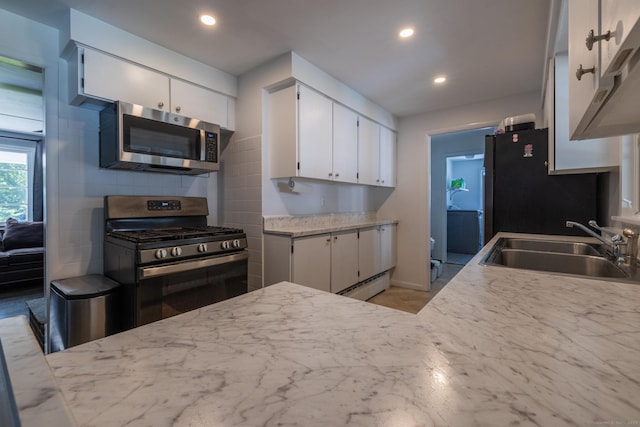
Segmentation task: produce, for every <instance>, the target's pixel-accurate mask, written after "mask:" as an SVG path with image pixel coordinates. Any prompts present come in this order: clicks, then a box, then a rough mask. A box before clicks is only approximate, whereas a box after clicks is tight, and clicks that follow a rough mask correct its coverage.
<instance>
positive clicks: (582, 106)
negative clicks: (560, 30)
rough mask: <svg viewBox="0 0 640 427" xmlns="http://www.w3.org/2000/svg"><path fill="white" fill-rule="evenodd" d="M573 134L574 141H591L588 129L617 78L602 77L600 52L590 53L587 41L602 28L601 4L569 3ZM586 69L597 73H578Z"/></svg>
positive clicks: (591, 0)
mask: <svg viewBox="0 0 640 427" xmlns="http://www.w3.org/2000/svg"><path fill="white" fill-rule="evenodd" d="M568 13H569V20H568V31H569V99H570V104H569V134H570V136H571V139H587V138H589V135H588V134H587V133H586V129H587V126H588V125H589V123H590V122H591V120H592V119H593V117H594V116H595V114H596V113H597V112H598V110H599V109H600V107H601V106H602V104H603V102H604V101H605V100H606V98H607V97H608V96H609V93H610V91H611V88H612V87H613V78H610V77H606V78H603V77H601V74H600V69H601V67H600V55H599V52H600V49H599V46H594V48H593V49H592V50H588V49H587V46H586V45H585V38H586V35H587V33H588V32H589V30H591V29H595V30H596V31H597V29H598V28H599V26H598V0H569V9H568ZM580 68H582V69H583V70H589V69H592V68H594V72H592V73H585V74H582V75H581V77H580V79H579V80H578V77H577V76H576V72H578V70H579V69H580Z"/></svg>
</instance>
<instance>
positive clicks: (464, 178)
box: [430, 127, 496, 286]
mask: <svg viewBox="0 0 640 427" xmlns="http://www.w3.org/2000/svg"><path fill="white" fill-rule="evenodd" d="M495 130H496V128H495V127H482V128H478V129H471V130H465V131H459V132H450V133H444V134H438V135H433V136H432V137H431V200H430V202H431V225H430V226H431V227H430V228H431V238H432V239H433V240H434V241H433V242H432V245H433V247H432V250H431V259H432V264H433V261H436V264H437V263H438V262H439V263H440V268H439V269H440V271H436V272H435V273H436V274H435V275H434V272H433V271H432V274H431V279H432V280H431V282H432V286H433V285H436V286H437V285H438V283H439V281H441V279H440V278H441V277H442V278H445V279H446V278H451V277H453V275H455V273H457V271H459V270H460V269H461V268H462V267H463V266H464V264H466V263H467V262H468V261H469V260H470V259H471V258H472V257H473V256H474V255H475V254H476V253H477V252H478V250H479V249H480V248H481V244H480V245H478V244H479V243H481V242H482V228H483V227H482V213H483V206H482V204H483V192H484V184H483V163H484V141H485V136H486V135H490V134H493V132H494V131H495ZM474 225H475V226H474ZM450 246H451V248H450ZM434 276H435V277H434Z"/></svg>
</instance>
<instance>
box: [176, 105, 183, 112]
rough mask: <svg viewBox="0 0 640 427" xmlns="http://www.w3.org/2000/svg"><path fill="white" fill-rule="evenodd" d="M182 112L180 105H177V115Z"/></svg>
mask: <svg viewBox="0 0 640 427" xmlns="http://www.w3.org/2000/svg"><path fill="white" fill-rule="evenodd" d="M180 110H182V108H180V106H179V105H177V106H176V113H179V112H180Z"/></svg>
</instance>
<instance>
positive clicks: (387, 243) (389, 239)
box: [380, 224, 397, 271]
mask: <svg viewBox="0 0 640 427" xmlns="http://www.w3.org/2000/svg"><path fill="white" fill-rule="evenodd" d="M396 253H397V251H396V225H395V224H388V225H383V226H381V227H380V270H381V271H387V270H389V269H391V268H393V267H394V266H395V265H396Z"/></svg>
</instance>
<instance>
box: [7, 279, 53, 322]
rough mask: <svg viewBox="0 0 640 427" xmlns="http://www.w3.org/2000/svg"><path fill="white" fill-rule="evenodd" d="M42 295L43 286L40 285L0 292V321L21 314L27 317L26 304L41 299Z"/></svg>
mask: <svg viewBox="0 0 640 427" xmlns="http://www.w3.org/2000/svg"><path fill="white" fill-rule="evenodd" d="M43 293H44V291H43V286H42V285H40V284H36V285H26V286H19V287H15V288H9V289H3V290H0V319H4V318H6V317H13V316H19V315H21V314H22V315H24V316H27V317H29V309H28V308H27V304H26V302H27V301H29V300H32V299H34V298H40V297H42V295H43Z"/></svg>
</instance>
